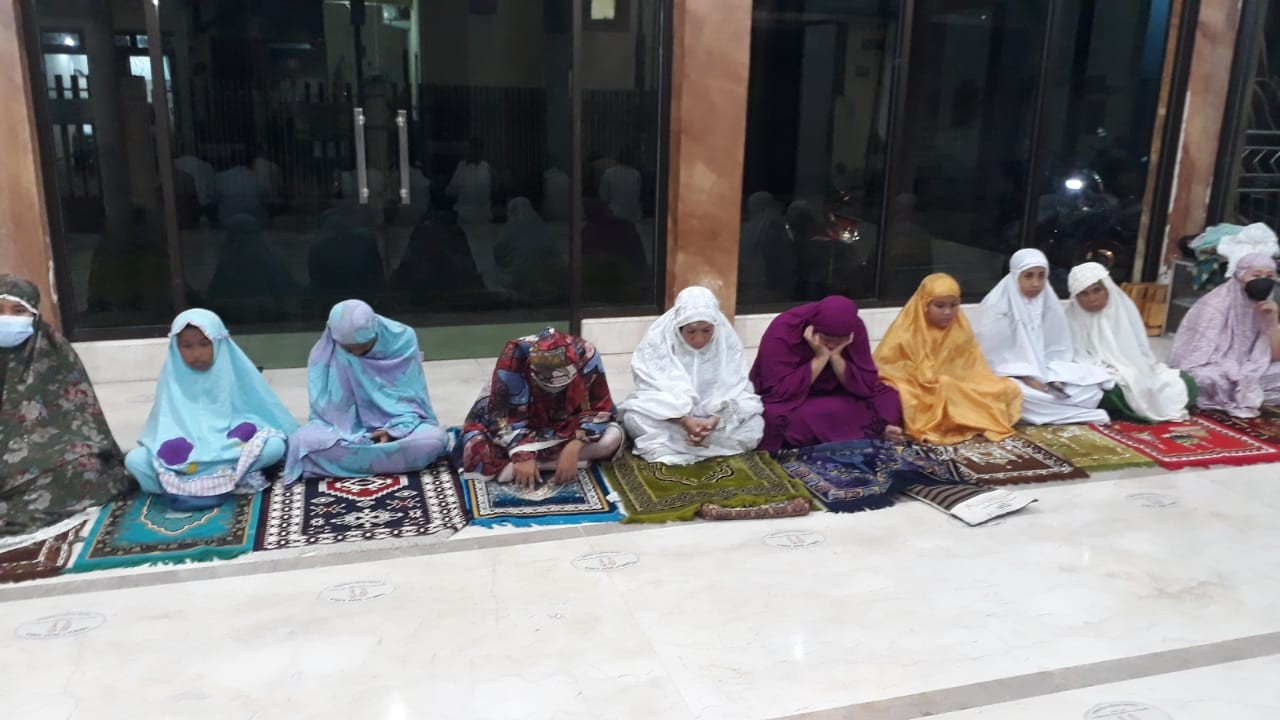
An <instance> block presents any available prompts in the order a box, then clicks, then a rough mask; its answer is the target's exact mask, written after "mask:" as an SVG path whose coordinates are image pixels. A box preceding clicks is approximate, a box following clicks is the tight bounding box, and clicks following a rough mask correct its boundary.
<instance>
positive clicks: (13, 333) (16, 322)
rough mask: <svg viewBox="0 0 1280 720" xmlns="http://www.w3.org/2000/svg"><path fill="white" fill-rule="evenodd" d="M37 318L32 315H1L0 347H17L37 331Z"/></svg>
mask: <svg viewBox="0 0 1280 720" xmlns="http://www.w3.org/2000/svg"><path fill="white" fill-rule="evenodd" d="M35 320H36V319H35V318H33V317H31V316H30V315H0V347H5V348H15V347H18V346H19V345H21V344H22V343H24V342H26V341H27V338H29V337H31V336H32V335H33V334H34V333H35Z"/></svg>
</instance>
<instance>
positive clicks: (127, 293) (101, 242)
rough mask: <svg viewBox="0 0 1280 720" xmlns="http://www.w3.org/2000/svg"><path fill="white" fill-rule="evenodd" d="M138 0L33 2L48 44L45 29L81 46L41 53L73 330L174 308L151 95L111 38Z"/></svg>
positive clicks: (164, 317) (133, 15) (149, 319)
mask: <svg viewBox="0 0 1280 720" xmlns="http://www.w3.org/2000/svg"><path fill="white" fill-rule="evenodd" d="M143 2H144V0H126V1H122V2H110V3H107V2H102V3H98V2H93V3H78V4H74V5H72V6H71V7H72V8H74V10H68V5H67V3H59V2H44V1H43V0H37V2H35V3H34V6H35V18H36V22H37V24H38V26H39V27H40V28H41V33H42V38H43V39H44V42H45V43H46V47H47V46H48V45H49V44H50V39H51V36H52V37H53V38H55V39H61V40H62V42H61V44H62V45H63V46H66V47H71V46H72V45H75V47H76V49H77V50H78V51H79V53H78V54H57V53H49V54H44V55H42V58H41V59H42V61H43V63H44V73H45V78H46V80H47V81H48V82H49V112H48V122H49V125H50V126H49V128H48V132H49V135H50V136H51V139H52V142H51V143H50V145H51V147H52V149H53V158H52V166H53V172H54V174H55V177H56V180H57V188H58V198H57V202H56V203H50V207H51V208H53V209H54V211H55V212H60V213H61V218H60V220H61V222H60V223H58V224H59V225H60V226H61V230H62V232H61V233H60V236H59V237H57V238H56V241H57V242H58V243H60V244H61V245H62V246H63V248H62V249H63V256H64V257H65V258H66V259H67V262H66V266H65V267H63V268H61V276H62V280H63V281H62V282H61V283H60V286H59V290H60V294H61V297H62V302H63V305H64V307H66V308H67V312H68V313H69V314H70V315H71V317H72V321H73V323H72V324H73V325H74V327H76V328H77V329H85V328H100V327H122V326H163V325H167V324H168V322H169V320H170V318H172V316H173V306H172V303H171V292H170V273H169V258H168V237H167V234H166V231H165V224H164V207H163V203H162V202H161V198H160V193H159V192H158V188H159V186H160V181H159V175H158V173H157V171H156V167H157V162H156V156H155V145H154V133H155V130H154V114H153V113H152V111H151V105H150V94H149V93H148V91H147V85H146V80H145V79H144V78H141V77H135V76H134V75H133V74H132V72H131V70H130V57H129V49H128V48H122V47H119V46H118V45H117V44H116V36H117V35H118V34H119V32H120V31H121V29H122V28H133V27H139V26H141V25H143V24H144V18H143V14H142V13H143ZM46 28H57V29H58V30H56V31H55V30H52V29H46ZM71 39H75V40H76V42H73V43H70V44H68V42H67V41H68V40H71ZM52 44H58V43H52ZM90 84H91V86H92V90H93V92H92V93H90V92H88V87H89V85H90Z"/></svg>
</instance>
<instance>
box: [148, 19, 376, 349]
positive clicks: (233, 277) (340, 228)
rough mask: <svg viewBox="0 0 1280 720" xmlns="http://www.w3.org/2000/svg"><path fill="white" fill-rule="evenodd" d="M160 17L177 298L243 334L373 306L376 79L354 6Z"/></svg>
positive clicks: (367, 31) (366, 28)
mask: <svg viewBox="0 0 1280 720" xmlns="http://www.w3.org/2000/svg"><path fill="white" fill-rule="evenodd" d="M378 17H380V16H379V15H377V14H376V13H375V14H374V18H378ZM160 25H161V29H162V36H163V43H164V47H165V50H166V52H167V53H168V54H170V55H171V56H172V57H173V59H174V65H175V67H174V82H173V83H172V95H171V101H172V104H173V108H174V110H173V115H174V122H173V130H172V137H171V141H170V143H169V144H170V147H171V148H172V153H171V154H172V157H171V158H170V162H171V163H172V167H173V177H174V205H175V211H176V215H177V226H178V237H179V247H180V256H181V258H182V265H183V276H184V280H185V282H186V283H187V285H188V287H189V296H188V302H189V303H190V304H193V305H195V304H199V305H204V306H206V307H209V308H211V309H213V310H215V311H217V312H218V313H219V314H221V315H222V316H223V318H224V319H225V320H226V321H227V322H228V323H229V324H231V325H232V326H233V327H237V328H243V329H254V328H255V326H256V327H257V328H262V329H266V328H271V327H276V328H278V327H281V326H282V324H285V323H291V324H293V325H300V324H301V323H300V321H312V322H314V321H316V320H321V319H323V318H324V317H325V314H326V312H327V310H328V308H329V306H330V305H331V304H332V303H334V302H336V301H338V300H341V299H344V298H348V297H359V298H363V299H365V300H367V301H368V302H369V303H371V304H372V305H374V306H375V307H377V308H379V309H384V308H386V306H387V304H388V302H389V301H390V300H391V299H392V296H391V292H390V286H389V269H390V262H389V258H388V242H387V235H386V226H387V220H388V213H389V210H390V205H391V201H390V196H391V193H392V188H391V187H390V186H389V178H388V173H387V160H386V156H387V150H386V147H385V144H384V143H381V142H380V141H381V140H382V139H383V138H384V136H385V134H386V127H387V125H388V124H389V122H388V119H387V117H386V112H387V109H388V107H389V104H388V102H387V99H386V94H387V92H389V89H388V88H387V87H386V85H385V84H384V83H383V82H382V81H381V78H382V76H383V74H382V73H381V71H380V65H379V62H380V59H381V57H380V55H378V54H377V53H376V52H369V46H370V45H375V46H376V43H371V42H370V39H371V35H375V34H376V28H371V25H370V18H369V13H368V12H367V8H366V7H365V6H364V5H363V4H362V3H358V2H356V3H345V2H341V3H340V2H322V1H321V0H282V1H277V2H269V3H268V2H261V3H257V2H244V3H207V2H198V1H197V0H173V1H172V2H165V3H163V4H162V5H160ZM371 140H372V141H371ZM246 326H248V327H246Z"/></svg>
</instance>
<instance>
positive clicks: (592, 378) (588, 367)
mask: <svg viewBox="0 0 1280 720" xmlns="http://www.w3.org/2000/svg"><path fill="white" fill-rule="evenodd" d="M575 345H576V346H577V347H576V350H577V352H578V358H579V370H578V376H579V377H580V378H582V382H583V383H585V384H586V386H587V398H586V402H585V403H583V404H584V406H585V407H584V408H583V410H582V412H580V413H578V414H577V416H576V417H573V418H571V419H570V420H569V421H566V426H569V425H570V423H571V432H572V437H574V438H575V439H577V440H581V441H583V442H588V443H592V442H596V441H597V440H599V439H600V436H601V435H603V434H604V431H605V429H606V428H608V427H609V424H610V423H612V422H614V420H616V419H617V409H616V408H615V407H614V405H613V396H612V395H611V394H610V393H609V381H608V379H607V378H606V377H605V374H604V363H603V362H602V361H601V360H600V355H599V354H597V353H596V349H595V346H593V345H592V344H591V343H589V342H587V341H586V340H583V339H582V338H577V339H576V341H575ZM566 430H570V427H566ZM561 436H562V437H566V438H567V437H570V435H569V434H568V433H565V434H563V435H561Z"/></svg>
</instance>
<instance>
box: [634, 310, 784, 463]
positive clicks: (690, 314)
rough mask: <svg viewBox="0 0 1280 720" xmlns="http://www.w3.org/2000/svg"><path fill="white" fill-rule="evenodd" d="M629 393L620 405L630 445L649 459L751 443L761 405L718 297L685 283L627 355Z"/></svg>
mask: <svg viewBox="0 0 1280 720" xmlns="http://www.w3.org/2000/svg"><path fill="white" fill-rule="evenodd" d="M631 373H632V376H633V377H634V379H635V387H636V389H635V392H633V393H632V394H631V396H630V397H628V398H627V399H626V401H625V402H623V403H622V404H621V405H619V406H618V410H619V412H620V413H621V414H622V424H623V425H624V426H625V427H626V429H627V433H628V434H629V435H630V436H631V437H632V438H633V439H634V440H635V452H636V454H637V455H639V456H641V457H643V458H644V459H645V460H648V461H649V462H661V463H666V464H669V465H688V464H689V463H694V462H697V461H699V460H704V459H706V458H711V457H721V456H725V455H736V454H738V453H742V452H747V451H749V450H754V449H755V448H756V446H757V445H758V444H759V443H760V438H761V436H762V435H763V434H764V405H763V404H762V403H761V402H760V397H759V396H758V395H756V394H755V392H754V391H753V390H752V387H751V383H750V382H749V381H748V380H747V362H746V359H745V358H744V357H743V353H742V341H741V340H739V339H738V335H737V333H735V332H734V330H733V326H732V325H730V324H729V319H728V318H726V317H725V316H724V313H722V312H720V304H719V302H717V301H716V296H715V295H714V294H712V292H711V291H710V290H708V289H706V288H704V287H689V288H685V289H684V290H682V291H680V294H679V295H677V296H676V302H675V306H674V307H672V308H671V309H670V310H668V311H667V312H665V313H663V315H662V317H660V318H658V319H657V320H656V321H654V323H653V325H651V326H650V327H649V331H648V332H646V333H645V336H644V339H643V340H641V341H640V345H639V347H637V348H636V351H635V353H634V354H633V355H632V358H631Z"/></svg>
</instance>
